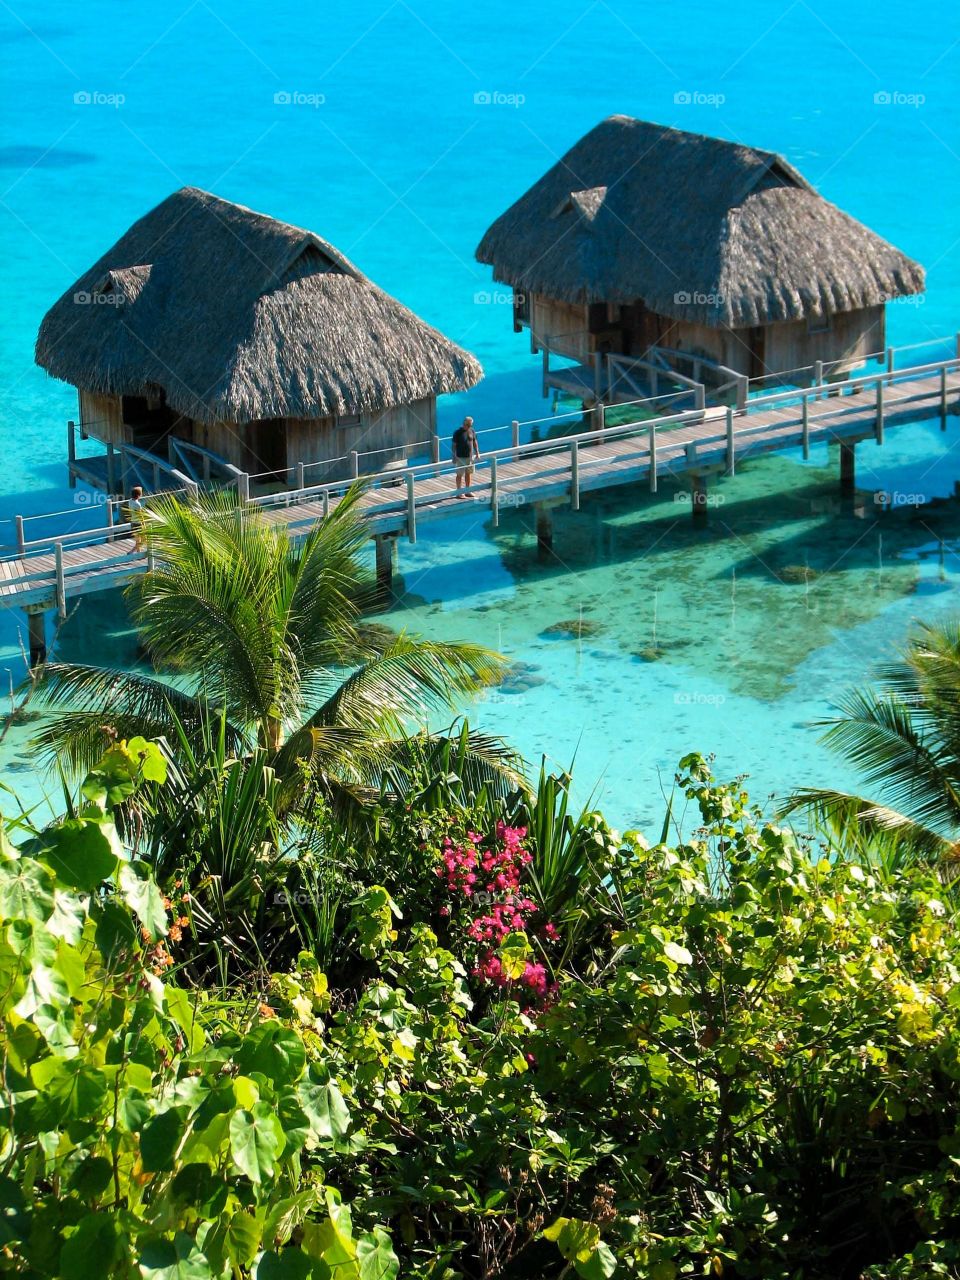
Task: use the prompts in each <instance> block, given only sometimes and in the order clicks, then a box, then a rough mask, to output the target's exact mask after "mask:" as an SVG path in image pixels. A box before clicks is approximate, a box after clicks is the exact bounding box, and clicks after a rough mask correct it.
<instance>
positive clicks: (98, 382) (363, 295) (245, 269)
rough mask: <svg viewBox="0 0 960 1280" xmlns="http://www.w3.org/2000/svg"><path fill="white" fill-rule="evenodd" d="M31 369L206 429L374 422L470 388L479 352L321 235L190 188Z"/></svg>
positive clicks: (59, 307) (52, 334)
mask: <svg viewBox="0 0 960 1280" xmlns="http://www.w3.org/2000/svg"><path fill="white" fill-rule="evenodd" d="M36 358H37V363H38V364H39V365H41V366H42V367H43V368H44V369H46V370H47V371H48V372H49V373H52V374H53V375H54V377H57V378H62V379H63V380H64V381H66V382H71V383H73V384H74V385H75V386H78V387H81V388H83V389H84V390H87V391H97V392H102V393H114V394H117V393H119V394H124V395H142V394H155V393H156V391H157V389H158V388H162V389H163V390H164V391H165V393H166V398H167V403H168V404H169V405H170V406H171V407H172V408H174V409H175V410H177V411H178V412H180V413H183V414H185V415H187V416H189V417H191V418H195V419H198V420H199V421H202V422H213V421H218V420H219V421H226V422H249V421H253V420H256V419H261V418H287V417H291V418H321V417H326V416H328V415H331V414H334V415H340V414H345V413H359V412H362V411H376V410H379V409H384V408H388V407H389V406H391V405H396V404H405V403H409V402H410V401H413V400H418V399H421V398H423V397H425V396H432V395H437V394H440V393H442V392H447V391H461V390H463V389H464V388H466V387H471V386H473V385H474V383H476V382H477V381H478V380H479V378H480V377H481V375H482V370H481V368H480V365H479V364H478V363H477V361H476V360H475V359H474V358H473V356H472V355H470V354H469V352H467V351H464V350H462V349H461V348H460V347H457V346H454V344H453V343H452V342H448V341H447V339H446V338H445V337H444V336H443V335H442V334H441V333H438V332H437V330H436V329H432V328H430V326H429V325H427V324H424V323H423V321H422V320H420V319H418V317H417V316H415V315H414V314H413V312H412V311H410V310H409V309H408V308H407V307H405V306H403V305H402V304H401V303H399V302H397V301H396V299H395V298H391V297H390V295H389V294H387V293H384V291H383V290H382V289H378V288H377V286H376V285H375V284H374V283H373V282H372V281H371V280H368V279H367V277H366V276H365V275H363V274H362V272H360V271H358V270H357V268H356V267H355V266H353V264H352V263H350V262H349V261H348V260H347V259H346V258H345V257H344V256H343V255H342V254H341V253H339V252H338V251H337V250H336V249H335V248H334V247H333V246H332V245H330V244H328V243H327V242H326V241H325V240H321V239H320V237H319V236H317V235H314V234H313V233H312V232H310V231H304V230H302V229H300V228H299V227H292V226H289V225H287V224H286V223H283V222H277V221H276V220H275V219H273V218H268V217H266V216H265V215H264V214H260V213H254V212H253V211H252V210H250V209H246V208H244V207H243V206H242V205H237V204H231V203H230V202H229V201H227V200H220V199H218V198H217V197H216V196H213V195H210V194H209V193H208V192H206V191H199V190H197V189H196V188H193V187H184V188H182V189H181V190H180V191H176V192H174V194H173V195H172V196H169V197H168V198H167V199H166V200H164V201H163V203H162V204H159V205H157V207H156V208H155V209H153V210H152V211H151V212H150V213H148V214H147V215H146V216H145V217H143V218H141V219H140V220H139V221H138V222H135V223H134V225H133V226H132V227H131V228H130V230H129V231H128V232H126V234H125V235H123V236H121V238H120V239H119V240H118V241H117V243H116V244H115V245H114V246H113V248H112V249H109V250H108V251H107V252H106V253H105V254H104V255H103V257H102V258H100V259H99V261H98V262H96V263H94V265H93V266H92V267H91V268H90V270H89V271H86V272H84V274H83V275H82V276H81V277H80V279H79V280H77V281H76V282H75V283H74V284H72V285H71V286H70V288H69V289H68V290H67V292H66V293H65V294H64V295H63V297H62V298H60V300H59V301H58V302H56V303H55V304H54V305H53V306H52V307H51V309H50V310H49V311H48V312H47V314H46V316H44V319H43V323H42V324H41V326H40V334H39V336H38V338H37V350H36Z"/></svg>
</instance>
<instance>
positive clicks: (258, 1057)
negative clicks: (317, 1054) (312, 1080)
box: [237, 1021, 307, 1085]
mask: <svg viewBox="0 0 960 1280" xmlns="http://www.w3.org/2000/svg"><path fill="white" fill-rule="evenodd" d="M237 1060H238V1062H239V1064H240V1066H241V1068H242V1069H243V1070H244V1071H247V1072H258V1073H259V1074H260V1075H263V1076H266V1077H267V1079H268V1080H271V1081H272V1082H273V1083H274V1085H283V1084H292V1083H293V1081H294V1080H297V1079H298V1078H299V1077H300V1076H301V1075H302V1073H303V1068H304V1065H305V1063H306V1061H307V1051H306V1049H305V1048H304V1047H303V1041H302V1040H301V1039H300V1037H299V1036H298V1035H297V1033H296V1031H294V1030H293V1029H292V1028H290V1027H284V1026H282V1025H281V1023H279V1022H275V1021H270V1022H264V1023H261V1024H260V1026H259V1027H257V1028H256V1029H255V1030H254V1031H253V1032H252V1033H251V1034H250V1035H249V1036H247V1039H246V1042H245V1044H244V1046H243V1052H242V1053H241V1054H240V1055H239V1056H238V1059H237Z"/></svg>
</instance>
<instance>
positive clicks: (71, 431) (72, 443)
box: [67, 418, 77, 489]
mask: <svg viewBox="0 0 960 1280" xmlns="http://www.w3.org/2000/svg"><path fill="white" fill-rule="evenodd" d="M76 429H77V424H76V423H75V422H74V421H73V419H72V418H71V419H70V421H69V422H68V423H67V479H68V481H69V484H70V488H71V489H75V488H76V487H77V477H76V475H75V474H74V464H75V463H76V461H77V438H76V434H75V433H76Z"/></svg>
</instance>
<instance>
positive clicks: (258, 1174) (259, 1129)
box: [230, 1102, 283, 1186]
mask: <svg viewBox="0 0 960 1280" xmlns="http://www.w3.org/2000/svg"><path fill="white" fill-rule="evenodd" d="M282 1150H283V1130H282V1129H281V1128H280V1121H279V1120H278V1119H277V1117H276V1115H275V1114H274V1112H273V1110H272V1109H271V1107H270V1106H269V1105H268V1104H267V1103H265V1102H258V1103H257V1105H256V1106H255V1107H254V1108H253V1110H252V1111H236V1112H235V1113H234V1114H233V1116H231V1118H230V1152H231V1154H232V1156H233V1161H234V1164H235V1165H236V1166H237V1168H238V1169H239V1170H240V1172H241V1173H245V1174H246V1175H247V1177H248V1178H249V1179H250V1181H251V1182H252V1183H254V1184H255V1185H256V1186H259V1185H260V1183H261V1182H262V1181H263V1180H264V1178H270V1177H272V1176H273V1171H274V1167H275V1161H276V1157H277V1155H278V1154H279V1153H280V1152H281V1151H282Z"/></svg>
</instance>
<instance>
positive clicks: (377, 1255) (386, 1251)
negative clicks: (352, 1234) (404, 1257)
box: [357, 1227, 400, 1280]
mask: <svg viewBox="0 0 960 1280" xmlns="http://www.w3.org/2000/svg"><path fill="white" fill-rule="evenodd" d="M357 1263H358V1265H359V1267H360V1280H396V1276H397V1275H398V1274H399V1271H400V1259H399V1258H398V1257H397V1255H396V1254H395V1253H394V1251H393V1243H392V1241H391V1239H390V1236H389V1235H388V1234H387V1232H386V1231H384V1229H383V1227H374V1228H373V1231H372V1232H370V1233H369V1234H367V1235H362V1236H360V1238H359V1239H358V1240H357Z"/></svg>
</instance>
